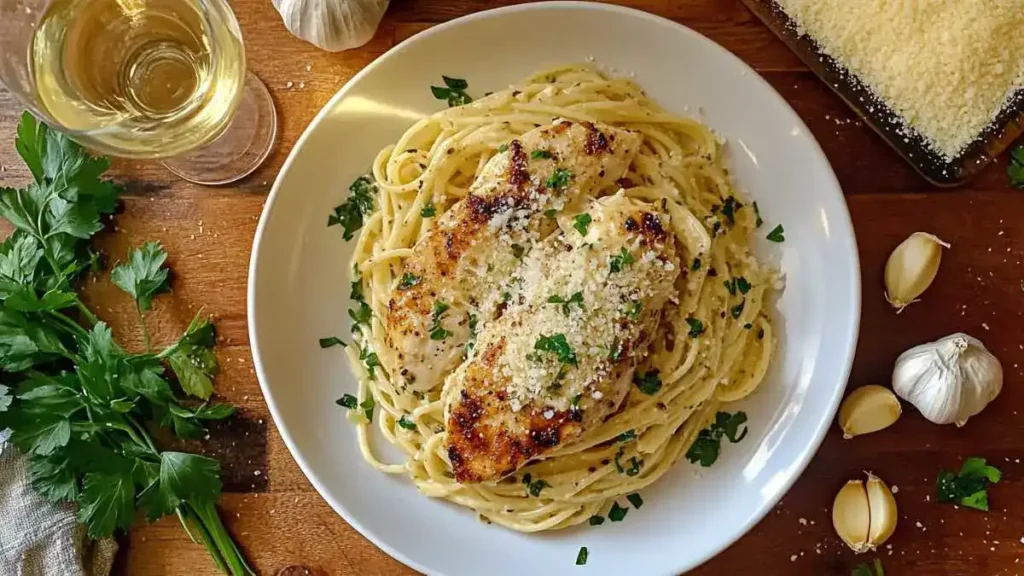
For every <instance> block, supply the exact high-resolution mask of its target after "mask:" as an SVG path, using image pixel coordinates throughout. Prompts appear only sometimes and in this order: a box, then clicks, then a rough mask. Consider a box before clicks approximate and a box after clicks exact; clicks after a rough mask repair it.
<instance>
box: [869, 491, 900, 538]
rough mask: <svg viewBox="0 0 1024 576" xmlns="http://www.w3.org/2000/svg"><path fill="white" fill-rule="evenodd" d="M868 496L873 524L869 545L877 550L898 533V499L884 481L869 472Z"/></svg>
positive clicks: (870, 529) (870, 530)
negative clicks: (893, 534) (894, 533)
mask: <svg viewBox="0 0 1024 576" xmlns="http://www.w3.org/2000/svg"><path fill="white" fill-rule="evenodd" d="M865 490H866V492H867V494H868V510H869V514H870V516H871V524H870V527H869V528H868V544H869V545H870V546H871V547H872V548H877V547H879V546H881V545H882V544H885V541H886V540H888V539H889V537H890V536H892V533H893V532H895V531H896V517H897V509H896V498H894V497H893V495H892V491H890V490H889V487H888V486H886V485H885V482H882V479H881V478H879V477H878V476H875V475H874V474H872V473H870V472H868V481H867V485H866V488H865Z"/></svg>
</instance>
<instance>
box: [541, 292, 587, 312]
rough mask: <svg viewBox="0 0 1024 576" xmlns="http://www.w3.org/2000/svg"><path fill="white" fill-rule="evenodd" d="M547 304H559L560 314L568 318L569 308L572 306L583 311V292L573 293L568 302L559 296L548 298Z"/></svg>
mask: <svg viewBox="0 0 1024 576" xmlns="http://www.w3.org/2000/svg"><path fill="white" fill-rule="evenodd" d="M548 304H561V305H562V314H565V315H566V316H568V315H569V307H570V306H572V305H573V304H575V305H577V306H579V307H580V310H584V308H583V292H573V294H572V296H570V297H569V299H568V300H566V299H565V298H562V297H561V296H548Z"/></svg>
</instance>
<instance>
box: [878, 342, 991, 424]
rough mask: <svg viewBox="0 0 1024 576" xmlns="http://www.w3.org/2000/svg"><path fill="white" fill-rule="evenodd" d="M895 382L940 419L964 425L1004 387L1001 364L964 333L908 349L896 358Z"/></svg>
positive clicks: (904, 393)
mask: <svg viewBox="0 0 1024 576" xmlns="http://www.w3.org/2000/svg"><path fill="white" fill-rule="evenodd" d="M892 388H893V390H895V391H896V394H898V395H899V396H900V397H901V398H903V399H904V400H906V401H907V402H910V403H911V404H913V405H914V406H915V407H916V408H917V409H918V410H920V411H921V414H922V415H924V417H925V418H927V419H928V420H931V421H932V422H935V423H936V424H949V423H951V422H955V423H956V425H957V426H963V425H964V424H966V423H967V419H968V418H970V417H971V416H974V415H975V414H977V413H979V412H981V411H982V410H983V409H984V408H985V406H987V405H988V403H989V402H991V401H992V400H993V399H995V397H996V396H998V395H999V392H1000V391H1001V390H1002V389H1003V367H1002V365H1001V364H1000V363H999V359H998V358H996V357H995V356H993V355H992V353H991V352H989V351H988V349H987V348H985V345H984V344H982V343H981V341H980V340H978V339H977V338H973V337H971V336H968V335H967V334H963V333H959V332H958V333H956V334H951V335H949V336H946V337H945V338H942V339H940V340H936V341H935V342H929V343H928V344H922V345H920V346H916V347H914V348H911V349H910V350H907V351H906V352H904V353H903V354H901V355H900V357H899V358H897V359H896V368H895V369H894V370H893V373H892Z"/></svg>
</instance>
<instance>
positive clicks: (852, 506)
mask: <svg viewBox="0 0 1024 576" xmlns="http://www.w3.org/2000/svg"><path fill="white" fill-rule="evenodd" d="M869 506H870V504H869V502H868V493H867V490H865V489H864V482H862V481H860V480H850V481H849V482H847V483H846V484H845V485H844V486H843V487H842V488H841V489H840V490H839V493H838V494H836V499H835V501H833V502H832V526H833V527H834V528H835V529H836V534H838V535H839V537H840V538H842V540H843V542H846V545H847V546H849V547H850V548H851V549H852V550H853V551H854V552H856V553H858V554H860V553H861V552H867V551H868V550H870V549H871V545H870V544H869V543H868V537H869V534H870V530H871V513H870V508H869Z"/></svg>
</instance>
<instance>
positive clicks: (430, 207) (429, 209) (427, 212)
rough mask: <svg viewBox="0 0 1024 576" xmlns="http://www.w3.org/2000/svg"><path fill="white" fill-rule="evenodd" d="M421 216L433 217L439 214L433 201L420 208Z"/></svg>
mask: <svg viewBox="0 0 1024 576" xmlns="http://www.w3.org/2000/svg"><path fill="white" fill-rule="evenodd" d="M420 216H422V217H424V218H433V217H434V216H437V207H436V206H434V203H433V202H427V205H426V206H424V207H423V209H422V210H420Z"/></svg>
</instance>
